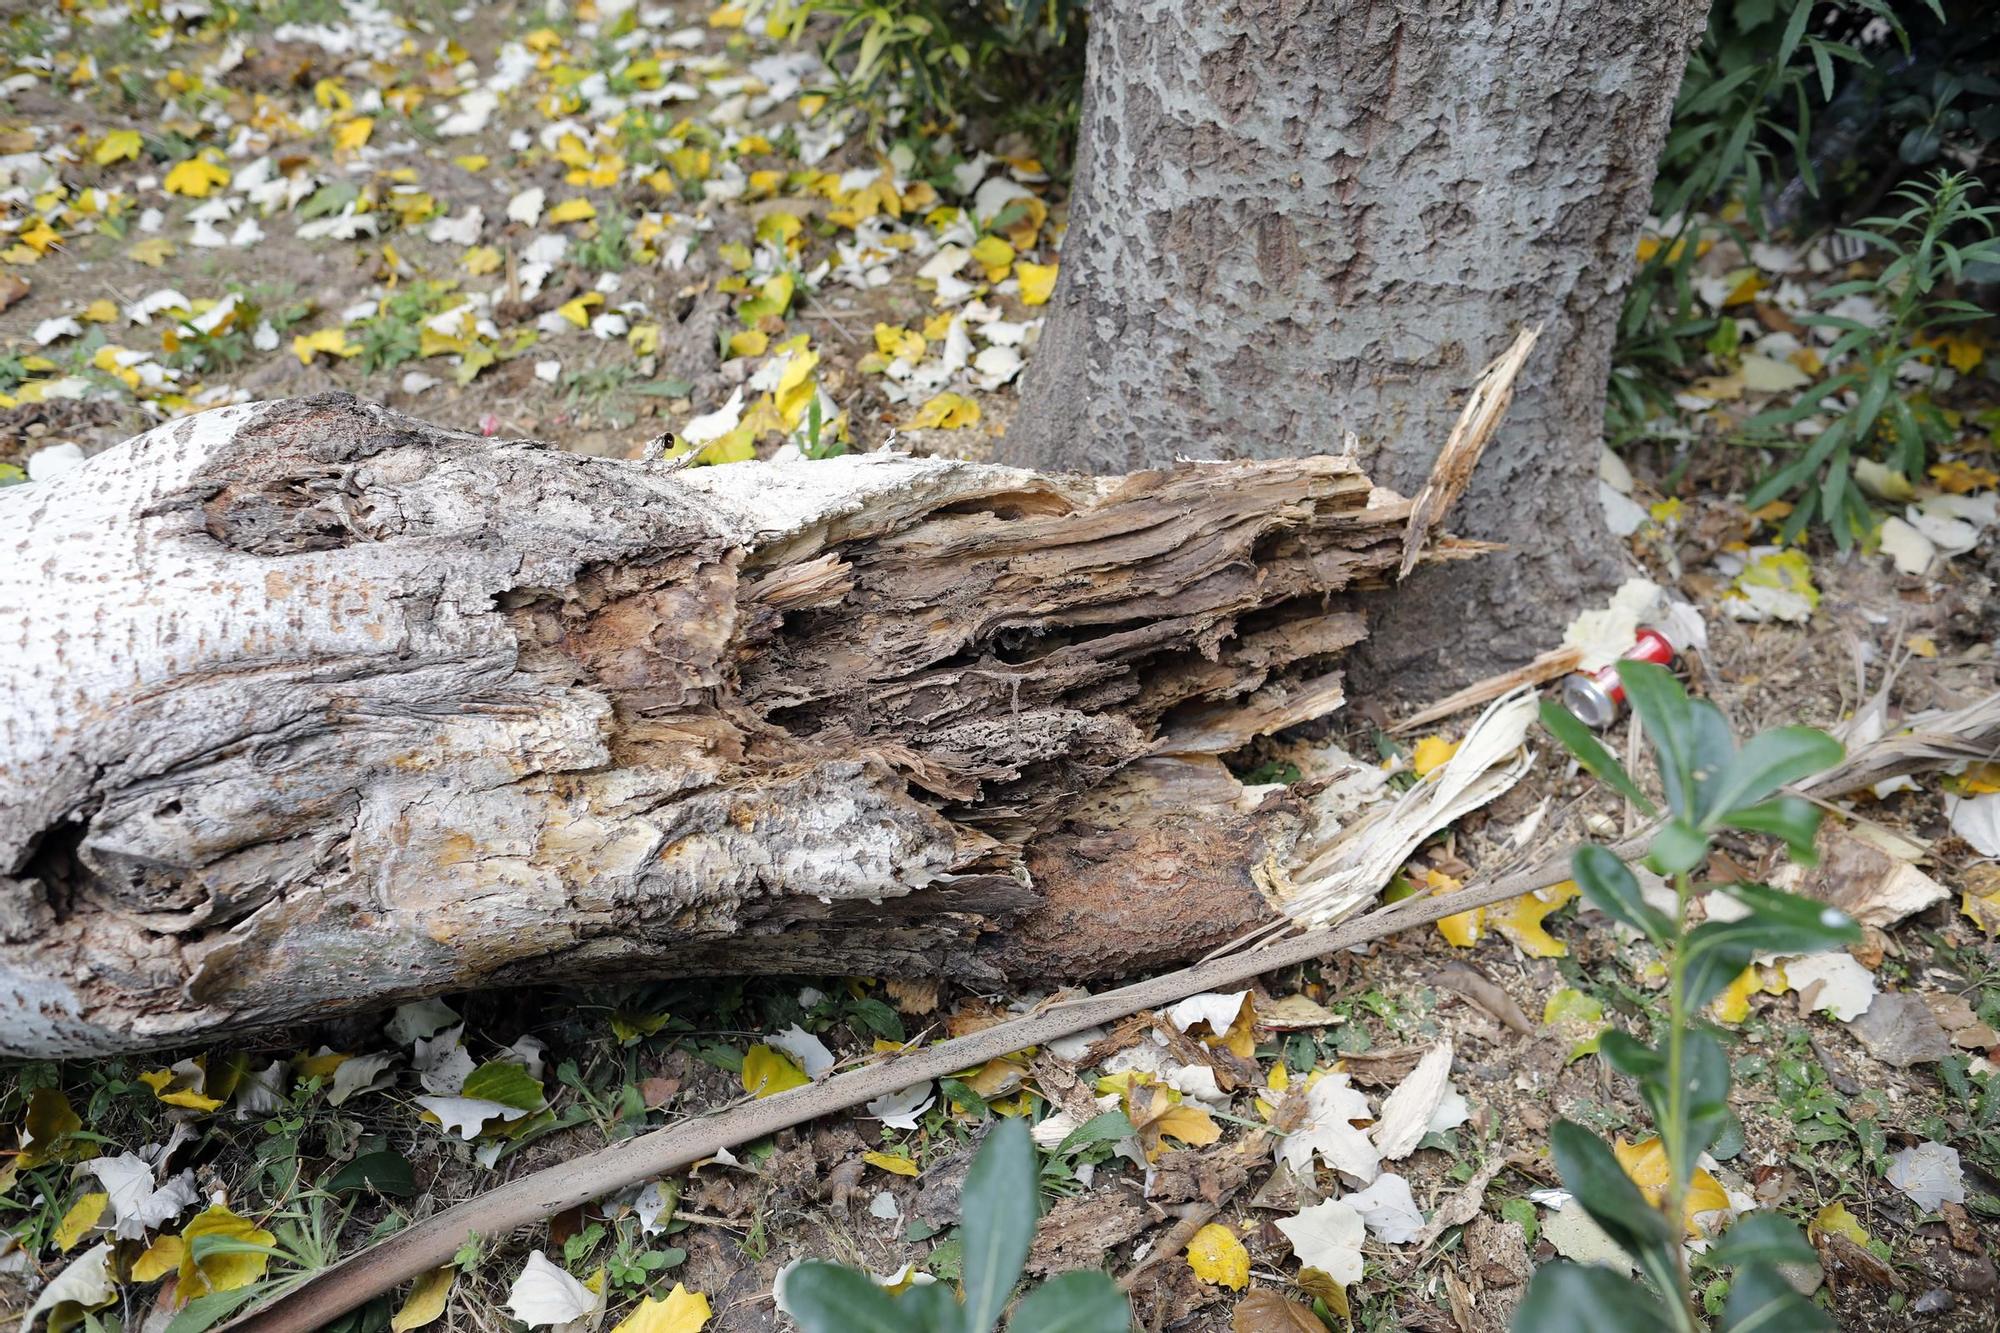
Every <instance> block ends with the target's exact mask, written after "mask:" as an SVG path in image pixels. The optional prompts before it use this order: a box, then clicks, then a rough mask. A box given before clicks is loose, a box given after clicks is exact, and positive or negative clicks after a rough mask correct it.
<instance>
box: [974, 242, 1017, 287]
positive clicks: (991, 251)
mask: <svg viewBox="0 0 2000 1333" xmlns="http://www.w3.org/2000/svg"><path fill="white" fill-rule="evenodd" d="M972 260H973V262H974V263H976V264H978V265H979V266H980V267H981V268H983V269H985V270H986V280H987V281H988V282H998V281H1000V280H1001V279H1002V278H1004V277H1006V276H1007V270H1008V269H1009V268H1011V267H1013V264H1014V247H1013V246H1011V245H1009V244H1007V242H1005V241H1003V240H1001V239H1000V238H999V237H998V236H982V237H980V238H979V242H978V244H976V245H974V246H973V247H972Z"/></svg>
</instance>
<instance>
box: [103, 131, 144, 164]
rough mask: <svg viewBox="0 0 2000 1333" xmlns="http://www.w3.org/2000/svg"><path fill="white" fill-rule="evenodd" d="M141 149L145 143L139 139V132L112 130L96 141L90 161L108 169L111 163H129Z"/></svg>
mask: <svg viewBox="0 0 2000 1333" xmlns="http://www.w3.org/2000/svg"><path fill="white" fill-rule="evenodd" d="M143 147H145V141H144V140H142V139H141V138H140V137H139V131H137V130H113V131H111V132H110V133H109V134H107V135H105V136H104V137H103V138H102V139H99V140H98V141H97V147H96V148H95V149H94V150H92V152H91V154H90V160H91V161H93V162H95V163H96V164H97V165H98V166H100V167H108V166H110V165H111V164H112V163H113V162H118V161H129V160H131V159H133V158H136V157H138V156H139V150H140V149H141V148H143Z"/></svg>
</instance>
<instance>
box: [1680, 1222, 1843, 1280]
mask: <svg viewBox="0 0 2000 1333" xmlns="http://www.w3.org/2000/svg"><path fill="white" fill-rule="evenodd" d="M1703 1257H1704V1259H1705V1261H1706V1262H1707V1263H1709V1264H1711V1265H1714V1266H1717V1267H1724V1268H1735V1267H1739V1266H1742V1265H1747V1264H1809V1263H1812V1262H1813V1261H1814V1260H1815V1259H1816V1258H1818V1257H1819V1256H1818V1255H1816V1254H1815V1253H1814V1252H1813V1247H1812V1245H1811V1244H1810V1243H1808V1242H1807V1240H1806V1238H1805V1236H1804V1235H1803V1234H1801V1233H1800V1231H1799V1228H1798V1226H1797V1224H1795V1223H1794V1222H1793V1221H1792V1220H1791V1219H1790V1218H1789V1217H1786V1216H1784V1215H1783V1214H1781V1213H1772V1212H1755V1213H1750V1214H1748V1215H1746V1216H1744V1217H1743V1218H1741V1219H1740V1220H1738V1221H1737V1222H1736V1223H1735V1224H1734V1225H1732V1226H1731V1227H1730V1228H1729V1230H1728V1231H1726V1232H1724V1233H1723V1236H1722V1239H1721V1240H1719V1241H1717V1242H1716V1243H1715V1245H1714V1246H1713V1247H1712V1248H1711V1249H1710V1250H1709V1252H1708V1253H1707V1254H1706V1255H1705V1256H1703Z"/></svg>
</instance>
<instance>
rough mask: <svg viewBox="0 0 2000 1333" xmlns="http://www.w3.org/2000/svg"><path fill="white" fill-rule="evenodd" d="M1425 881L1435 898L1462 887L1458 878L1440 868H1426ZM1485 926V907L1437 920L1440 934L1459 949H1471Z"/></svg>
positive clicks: (1446, 941) (1477, 941) (1483, 931)
mask: <svg viewBox="0 0 2000 1333" xmlns="http://www.w3.org/2000/svg"><path fill="white" fill-rule="evenodd" d="M1424 883H1425V884H1427V885H1429V887H1430V891H1431V897H1433V898H1437V897H1441V896H1443V895H1444V894H1447V893H1452V892H1455V891H1456V890H1457V889H1458V888H1459V887H1460V885H1459V882H1458V881H1457V880H1455V879H1453V878H1452V877H1451V876H1450V875H1447V874H1445V873H1444V872H1443V871H1440V870H1426V871H1425V872H1424ZM1485 927H1486V909H1485V908H1483V907H1474V908H1472V909H1470V910H1469V911H1464V912H1454V913H1453V914H1452V915H1450V916H1446V917H1439V918H1438V920H1437V931H1438V934H1440V935H1442V936H1444V938H1445V943H1447V944H1450V945H1452V946H1453V947H1455V948H1459V949H1470V948H1471V947H1472V946H1473V945H1475V944H1477V943H1479V937H1480V936H1481V935H1482V934H1484V933H1485Z"/></svg>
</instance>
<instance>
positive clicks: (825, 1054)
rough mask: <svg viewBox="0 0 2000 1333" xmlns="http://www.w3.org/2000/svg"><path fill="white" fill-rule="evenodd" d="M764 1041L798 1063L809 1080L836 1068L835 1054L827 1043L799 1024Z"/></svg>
mask: <svg viewBox="0 0 2000 1333" xmlns="http://www.w3.org/2000/svg"><path fill="white" fill-rule="evenodd" d="M764 1040H765V1041H767V1042H769V1043H770V1044H771V1045H772V1046H774V1047H776V1048H777V1049H778V1050H781V1051H783V1052H784V1053H785V1054H786V1055H789V1056H791V1057H792V1059H794V1060H796V1061H798V1064H799V1068H801V1069H803V1070H805V1071H806V1077H807V1078H810V1079H817V1078H819V1076H820V1075H822V1074H824V1073H826V1071H827V1070H829V1069H831V1068H833V1066H834V1063H835V1061H834V1058H833V1052H832V1051H829V1050H828V1049H827V1048H826V1043H825V1042H823V1041H821V1040H820V1039H819V1038H818V1037H815V1036H814V1035H813V1034H812V1033H810V1032H808V1031H806V1030H805V1029H804V1028H802V1027H800V1026H799V1025H798V1024H797V1023H794V1024H792V1025H791V1026H790V1027H788V1028H786V1029H785V1030H784V1031H783V1032H780V1033H777V1034H775V1035H773V1036H769V1037H766V1038H765V1039H764Z"/></svg>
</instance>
